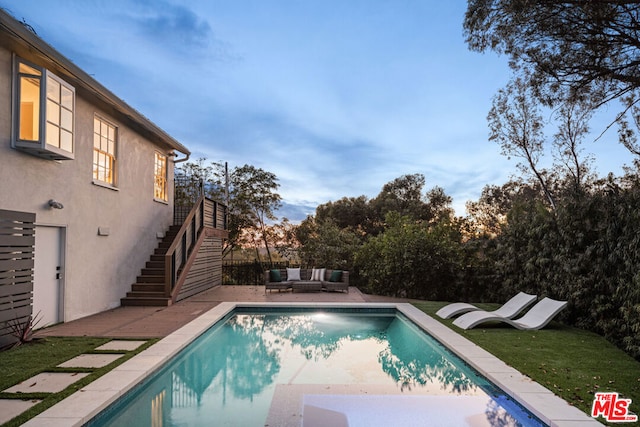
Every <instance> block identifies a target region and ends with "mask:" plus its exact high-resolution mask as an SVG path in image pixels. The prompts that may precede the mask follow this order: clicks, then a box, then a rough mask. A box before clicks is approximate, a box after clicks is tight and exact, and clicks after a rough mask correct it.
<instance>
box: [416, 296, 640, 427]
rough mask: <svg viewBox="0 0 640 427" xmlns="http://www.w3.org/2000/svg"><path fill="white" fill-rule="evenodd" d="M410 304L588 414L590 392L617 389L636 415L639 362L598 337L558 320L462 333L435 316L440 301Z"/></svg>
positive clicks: (639, 392)
mask: <svg viewBox="0 0 640 427" xmlns="http://www.w3.org/2000/svg"><path fill="white" fill-rule="evenodd" d="M414 305H415V306H416V307H418V308H419V309H420V310H422V311H424V312H425V313H427V314H429V315H431V316H432V317H433V318H434V319H437V320H439V321H440V322H442V323H443V324H445V325H447V326H449V327H450V328H451V329H453V330H454V331H456V332H458V333H460V334H461V335H463V336H464V337H466V338H468V339H469V340H470V341H473V342H474V343H476V344H478V345H479V346H480V347H482V348H484V349H485V350H487V351H489V352H490V353H492V354H494V355H495V356H497V357H498V358H500V359H501V360H503V361H504V362H505V363H507V364H508V365H510V366H512V367H514V368H515V369H517V370H518V371H520V372H522V373H523V374H525V375H527V376H528V377H530V378H532V379H533V380H535V381H536V382H538V383H540V384H542V385H543V386H545V387H547V388H548V389H549V390H551V391H553V392H554V393H555V394H557V395H558V396H560V397H562V398H563V399H565V400H566V401H568V402H569V403H571V404H572V405H574V406H576V407H578V408H580V409H581V410H582V411H584V412H585V413H587V414H589V415H590V413H591V405H592V403H593V396H594V393H595V392H596V391H600V392H605V391H615V392H618V393H619V394H620V395H621V396H622V397H625V398H628V399H631V400H632V404H631V412H633V413H635V414H640V362H638V361H637V360H635V359H633V358H632V357H631V356H629V355H627V354H626V353H625V352H623V351H622V350H620V349H618V348H617V347H615V346H613V345H612V344H610V343H609V342H608V341H607V340H605V339H604V338H602V337H601V336H599V335H596V334H594V333H591V332H587V331H583V330H581V329H576V328H572V327H569V326H565V325H562V324H560V323H558V322H551V323H550V324H549V325H548V326H547V327H545V328H544V329H542V330H539V331H521V330H518V329H515V328H513V327H511V326H508V325H505V324H493V325H485V326H484V327H476V328H474V329H470V330H466V331H465V330H462V329H459V328H458V327H456V326H453V324H452V323H453V319H450V320H443V319H440V317H438V316H436V314H435V313H436V311H438V309H439V308H441V307H442V306H444V305H446V304H445V303H437V302H420V303H414ZM478 306H479V307H482V308H485V309H495V308H497V307H498V306H497V305H490V304H488V305H483V304H479V305H478ZM599 421H601V422H603V419H602V418H600V419H599Z"/></svg>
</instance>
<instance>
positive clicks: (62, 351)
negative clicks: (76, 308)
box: [0, 337, 158, 427]
mask: <svg viewBox="0 0 640 427" xmlns="http://www.w3.org/2000/svg"><path fill="white" fill-rule="evenodd" d="M108 341H111V340H110V339H108V338H91V337H73V338H71V337H47V338H44V339H41V340H37V341H34V342H32V343H29V344H23V345H21V346H19V347H15V348H13V349H11V350H6V351H2V352H0V366H2V375H0V390H5V389H7V388H9V387H11V386H13V385H15V384H18V383H21V382H22V381H25V380H27V379H29V378H31V377H32V376H34V375H37V374H39V373H41V372H89V373H90V374H89V375H87V376H86V377H85V378H83V379H81V380H79V381H78V382H76V383H74V384H72V385H70V386H69V387H67V388H66V389H64V390H63V391H61V392H59V393H20V394H17V393H3V392H1V391H0V399H16V398H20V399H42V402H40V403H38V404H37V405H35V406H34V407H32V408H31V409H30V410H28V411H27V412H24V413H23V414H21V415H19V416H17V417H15V418H14V419H12V420H11V421H9V422H7V423H5V424H3V425H2V426H3V427H14V426H19V425H21V424H23V423H25V422H26V421H27V420H29V419H30V418H33V417H34V416H36V415H37V414H39V413H41V412H43V411H44V410H46V409H48V408H50V407H51V406H53V405H55V404H56V403H58V402H60V401H61V400H63V399H64V398H66V397H68V396H70V395H71V394H73V393H74V392H76V391H78V390H79V389H81V388H82V387H84V386H86V385H87V384H89V383H91V382H93V381H95V380H96V379H97V378H99V377H101V376H102V375H104V374H106V373H107V372H109V371H110V370H112V369H113V368H115V367H116V366H118V365H120V364H122V363H124V362H125V361H126V360H128V359H130V358H132V357H133V356H135V355H136V354H138V353H139V352H141V351H142V350H144V349H146V348H148V347H149V346H150V345H152V344H153V343H155V342H157V341H158V340H157V339H153V340H147V342H146V343H145V344H144V345H142V346H141V347H139V348H138V349H136V350H134V351H128V352H122V353H123V354H124V355H123V357H121V358H119V359H118V360H116V361H114V362H113V363H110V364H109V365H107V366H105V367H102V368H96V369H86V368H56V366H57V365H59V364H61V363H63V362H65V361H67V360H69V359H73V358H74V357H76V356H79V355H80V354H87V353H101V354H103V353H118V352H113V351H95V348H96V347H99V346H100V345H102V344H104V343H106V342H108Z"/></svg>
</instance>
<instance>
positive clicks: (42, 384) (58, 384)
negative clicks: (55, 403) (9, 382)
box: [4, 372, 89, 393]
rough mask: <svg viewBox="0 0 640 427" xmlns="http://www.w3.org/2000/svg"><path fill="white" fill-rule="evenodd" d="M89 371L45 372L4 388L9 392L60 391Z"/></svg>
mask: <svg viewBox="0 0 640 427" xmlns="http://www.w3.org/2000/svg"><path fill="white" fill-rule="evenodd" d="M87 375H89V374H88V373H80V372H73V373H64V372H43V373H41V374H38V375H36V376H35V377H31V378H29V379H28V380H25V381H23V382H21V383H20V384H16V385H14V386H13V387H9V388H8V389H6V390H4V391H5V392H7V393H58V392H60V391H62V390H64V389H65V388H67V387H68V386H70V385H71V384H73V383H75V382H76V381H79V380H81V379H82V378H84V377H86V376H87Z"/></svg>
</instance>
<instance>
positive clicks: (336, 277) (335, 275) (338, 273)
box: [329, 270, 342, 282]
mask: <svg viewBox="0 0 640 427" xmlns="http://www.w3.org/2000/svg"><path fill="white" fill-rule="evenodd" d="M341 280H342V270H333V271H332V272H331V276H330V277H329V281H330V282H340V281H341Z"/></svg>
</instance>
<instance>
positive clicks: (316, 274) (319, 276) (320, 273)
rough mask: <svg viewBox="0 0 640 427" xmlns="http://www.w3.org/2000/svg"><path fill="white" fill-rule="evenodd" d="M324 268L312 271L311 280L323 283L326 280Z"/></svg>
mask: <svg viewBox="0 0 640 427" xmlns="http://www.w3.org/2000/svg"><path fill="white" fill-rule="evenodd" d="M324 272H325V269H324V268H314V269H312V270H311V280H313V281H322V280H324Z"/></svg>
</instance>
